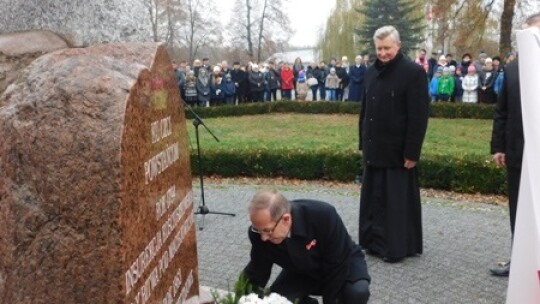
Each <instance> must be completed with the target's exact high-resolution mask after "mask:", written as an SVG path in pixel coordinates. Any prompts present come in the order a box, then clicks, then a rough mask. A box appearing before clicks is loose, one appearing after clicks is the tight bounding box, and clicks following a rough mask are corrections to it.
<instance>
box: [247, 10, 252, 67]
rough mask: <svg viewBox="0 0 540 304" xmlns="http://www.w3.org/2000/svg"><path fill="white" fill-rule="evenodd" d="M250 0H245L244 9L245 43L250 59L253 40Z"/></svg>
mask: <svg viewBox="0 0 540 304" xmlns="http://www.w3.org/2000/svg"><path fill="white" fill-rule="evenodd" d="M250 2H251V0H246V9H247V20H246V21H247V23H246V30H247V43H248V55H249V58H250V59H251V60H253V40H252V38H251V5H250Z"/></svg>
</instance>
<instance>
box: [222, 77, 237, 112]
mask: <svg viewBox="0 0 540 304" xmlns="http://www.w3.org/2000/svg"><path fill="white" fill-rule="evenodd" d="M221 86H222V88H221V90H222V91H223V94H224V95H225V103H226V104H227V105H231V106H232V105H234V94H236V86H235V84H234V82H233V81H232V77H231V74H230V73H228V74H225V80H223V82H222V83H221Z"/></svg>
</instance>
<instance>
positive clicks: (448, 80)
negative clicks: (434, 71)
mask: <svg viewBox="0 0 540 304" xmlns="http://www.w3.org/2000/svg"><path fill="white" fill-rule="evenodd" d="M454 87H455V84H454V77H452V75H450V67H447V66H446V67H444V68H443V74H442V76H441V77H440V78H439V83H438V84H437V93H438V94H437V95H438V96H439V100H441V101H450V97H451V96H452V95H453V94H454Z"/></svg>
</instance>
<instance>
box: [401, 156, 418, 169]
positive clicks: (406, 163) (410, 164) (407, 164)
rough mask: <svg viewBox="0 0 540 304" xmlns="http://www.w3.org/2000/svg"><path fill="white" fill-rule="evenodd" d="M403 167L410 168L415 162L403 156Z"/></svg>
mask: <svg viewBox="0 0 540 304" xmlns="http://www.w3.org/2000/svg"><path fill="white" fill-rule="evenodd" d="M403 167H405V168H407V169H412V168H414V167H416V162H415V161H414V160H410V159H406V158H405V163H404V164H403Z"/></svg>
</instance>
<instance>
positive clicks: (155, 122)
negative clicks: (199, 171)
mask: <svg viewBox="0 0 540 304" xmlns="http://www.w3.org/2000/svg"><path fill="white" fill-rule="evenodd" d="M185 126H186V122H185V117H184V115H183V109H182V106H181V104H180V98H179V93H178V89H177V87H176V85H175V80H174V73H173V70H172V66H171V63H170V60H169V57H168V55H167V53H166V51H165V49H164V47H163V46H158V45H156V44H109V45H101V46H93V47H89V48H85V49H82V48H80V49H63V50H59V51H56V52H53V53H49V54H46V55H44V56H41V57H39V58H38V59H36V60H35V61H34V62H33V63H32V64H31V65H30V66H29V67H28V68H27V69H26V70H25V72H24V73H23V74H22V75H21V77H20V78H19V79H18V80H17V82H16V83H14V84H13V85H12V86H10V88H9V89H8V90H7V91H6V92H5V93H4V94H3V95H2V96H1V97H0V138H2V140H1V141H0V303H135V302H136V303H162V300H163V299H164V298H167V297H169V299H171V300H175V301H176V300H177V299H180V298H185V299H186V300H187V299H191V301H193V299H196V297H197V295H198V284H199V283H198V266H197V251H196V241H195V225H194V224H193V215H192V212H193V211H192V210H193V206H192V194H191V173H190V163H189V152H188V148H187V140H186V137H187V135H186V127H185ZM161 203H163V204H161ZM158 207H159V208H158Z"/></svg>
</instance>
